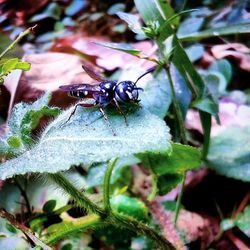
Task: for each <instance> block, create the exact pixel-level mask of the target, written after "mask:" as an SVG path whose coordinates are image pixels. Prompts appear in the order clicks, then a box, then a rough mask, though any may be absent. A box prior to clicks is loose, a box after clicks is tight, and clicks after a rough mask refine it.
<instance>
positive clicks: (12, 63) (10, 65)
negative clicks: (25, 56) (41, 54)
mask: <svg viewBox="0 0 250 250" xmlns="http://www.w3.org/2000/svg"><path fill="white" fill-rule="evenodd" d="M18 61H19V59H18V58H12V59H9V60H7V61H6V62H4V64H3V66H2V73H3V74H6V73H8V72H10V71H12V70H13V69H15V68H16V65H17V63H18Z"/></svg>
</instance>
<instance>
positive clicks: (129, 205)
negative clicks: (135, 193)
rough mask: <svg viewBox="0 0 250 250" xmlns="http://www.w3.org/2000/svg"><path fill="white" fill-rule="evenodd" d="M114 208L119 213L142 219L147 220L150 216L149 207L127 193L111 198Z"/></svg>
mask: <svg viewBox="0 0 250 250" xmlns="http://www.w3.org/2000/svg"><path fill="white" fill-rule="evenodd" d="M110 203H111V207H112V209H114V210H116V211H117V212H118V213H122V214H126V215H129V216H131V217H134V218H136V219H138V220H141V221H146V220H147V217H148V208H147V207H146V206H145V204H144V203H143V202H142V201H140V200H138V199H136V198H132V197H129V196H126V195H116V196H114V197H112V198H111V199H110Z"/></svg>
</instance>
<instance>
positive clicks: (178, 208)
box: [174, 173, 186, 226]
mask: <svg viewBox="0 0 250 250" xmlns="http://www.w3.org/2000/svg"><path fill="white" fill-rule="evenodd" d="M185 180H186V173H185V174H184V176H183V180H182V182H181V191H180V193H179V195H178V199H177V204H176V208H175V217H174V225H175V226H176V223H177V220H178V216H179V212H180V208H181V199H182V196H183V191H184V185H185Z"/></svg>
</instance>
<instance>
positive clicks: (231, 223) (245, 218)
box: [220, 205, 250, 237]
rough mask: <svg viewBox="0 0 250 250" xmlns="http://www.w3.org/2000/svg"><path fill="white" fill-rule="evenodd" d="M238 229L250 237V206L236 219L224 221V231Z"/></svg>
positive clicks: (221, 225)
mask: <svg viewBox="0 0 250 250" xmlns="http://www.w3.org/2000/svg"><path fill="white" fill-rule="evenodd" d="M235 226H236V227H238V228H239V229H240V230H241V231H242V232H243V233H244V234H245V235H246V236H248V237H250V205H248V206H246V207H245V209H244V211H243V212H242V213H239V214H237V216H236V218H235V219H224V220H222V221H221V224H220V227H221V229H222V230H223V231H226V230H229V229H231V228H233V227H235Z"/></svg>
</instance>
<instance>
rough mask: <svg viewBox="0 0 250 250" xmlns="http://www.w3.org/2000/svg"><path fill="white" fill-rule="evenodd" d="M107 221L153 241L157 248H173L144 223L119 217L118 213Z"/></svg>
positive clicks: (172, 249) (128, 217)
mask: <svg viewBox="0 0 250 250" xmlns="http://www.w3.org/2000/svg"><path fill="white" fill-rule="evenodd" d="M109 221H110V222H111V223H112V224H114V226H115V225H117V226H122V227H125V228H127V229H129V230H131V231H134V232H135V233H137V234H141V235H145V236H147V237H149V238H151V239H153V240H155V241H156V242H157V243H158V245H159V247H160V248H161V249H164V250H174V249H175V247H174V246H173V245H172V244H171V243H170V242H169V241H168V240H166V239H165V238H164V237H163V236H161V235H159V234H158V233H157V232H156V231H155V230H154V229H152V228H150V227H148V226H147V225H145V224H144V223H142V222H140V221H137V220H135V219H134V218H132V217H130V216H127V215H121V214H118V213H113V212H112V215H111V216H110V218H109Z"/></svg>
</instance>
